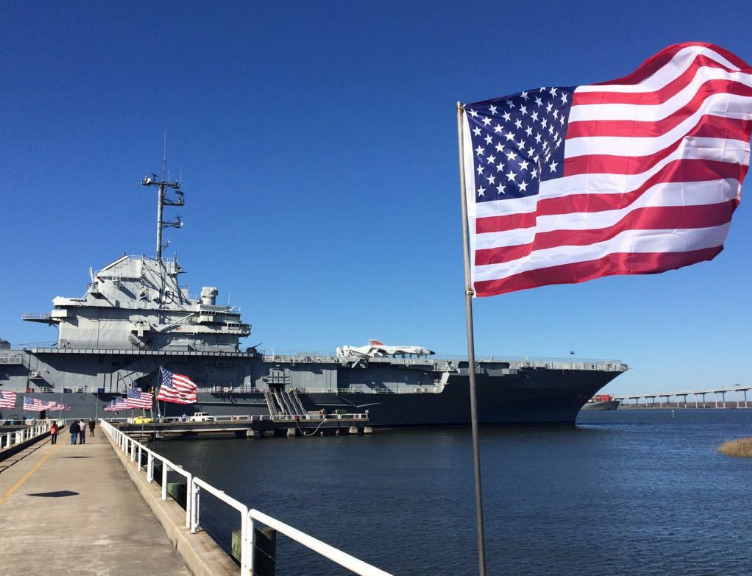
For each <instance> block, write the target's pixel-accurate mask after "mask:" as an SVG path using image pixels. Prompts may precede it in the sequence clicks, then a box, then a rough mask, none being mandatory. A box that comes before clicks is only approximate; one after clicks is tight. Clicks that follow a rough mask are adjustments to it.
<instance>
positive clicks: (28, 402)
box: [14, 397, 70, 412]
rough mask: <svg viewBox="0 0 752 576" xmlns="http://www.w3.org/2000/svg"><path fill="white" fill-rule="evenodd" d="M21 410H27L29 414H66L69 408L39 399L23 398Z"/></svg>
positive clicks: (58, 403)
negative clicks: (45, 412)
mask: <svg viewBox="0 0 752 576" xmlns="http://www.w3.org/2000/svg"><path fill="white" fill-rule="evenodd" d="M14 403H15V399H14ZM23 409H24V410H28V411H29V412H44V411H50V412H68V411H69V410H70V406H67V405H65V404H61V403H60V402H48V401H47V400H40V399H39V398H26V397H24V401H23Z"/></svg>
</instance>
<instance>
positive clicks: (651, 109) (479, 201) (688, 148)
mask: <svg viewBox="0 0 752 576" xmlns="http://www.w3.org/2000/svg"><path fill="white" fill-rule="evenodd" d="M461 129H462V149H463V159H462V162H463V167H464V172H465V182H464V184H465V194H466V204H467V211H468V230H469V240H470V258H471V260H470V267H471V274H472V283H473V288H474V290H475V295H476V296H492V295H494V294H502V293H505V292H512V291H515V290H524V289H527V288H534V287H537V286H544V285H547V284H566V283H576V282H584V281H586V280H591V279H593V278H599V277H602V276H609V275H614V274H654V273H658V272H664V271H666V270H673V269H676V268H681V267H683V266H687V265H690V264H694V263H697V262H702V261H704V260H711V259H713V258H714V257H715V256H716V255H717V254H718V253H720V252H721V250H723V242H724V241H725V239H726V235H727V233H728V230H729V226H730V225H731V216H732V214H733V213H734V210H735V209H736V207H737V205H738V204H739V201H740V199H741V184H742V181H743V180H744V176H745V175H746V173H747V169H748V166H749V157H750V146H749V139H750V132H751V131H752V69H750V67H749V65H748V64H746V63H745V62H744V61H742V60H741V59H740V58H738V57H736V56H734V55H733V54H731V53H730V52H727V51H726V50H724V49H722V48H719V47H717V46H714V45H712V44H705V43H698V42H692V43H686V44H677V45H675V46H670V47H668V48H666V49H665V50H663V51H661V52H659V53H658V54H657V55H655V56H653V57H652V58H650V59H649V60H647V61H646V62H644V63H643V64H642V65H641V66H640V67H639V68H638V69H637V70H636V71H635V72H634V73H632V74H630V75H628V76H625V77H624V78H620V79H618V80H612V81H609V82H604V83H600V84H593V85H584V86H569V87H546V88H538V89H534V90H529V91H527V92H522V93H520V94H515V95H513V96H506V97H502V98H495V99H493V100H486V101H483V102H476V103H474V104H466V105H465V106H464V119H463V122H462V125H461Z"/></svg>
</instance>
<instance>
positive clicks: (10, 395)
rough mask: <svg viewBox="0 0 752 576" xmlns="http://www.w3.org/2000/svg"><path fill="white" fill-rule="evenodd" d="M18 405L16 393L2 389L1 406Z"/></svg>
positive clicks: (0, 392) (0, 391)
mask: <svg viewBox="0 0 752 576" xmlns="http://www.w3.org/2000/svg"><path fill="white" fill-rule="evenodd" d="M15 405H16V393H15V392H8V391H5V390H0V408H14V407H15Z"/></svg>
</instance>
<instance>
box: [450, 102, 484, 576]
mask: <svg viewBox="0 0 752 576" xmlns="http://www.w3.org/2000/svg"><path fill="white" fill-rule="evenodd" d="M464 112H465V110H464V108H463V107H462V103H461V102H457V138H458V141H459V150H460V190H461V194H462V245H463V254H464V257H465V316H466V318H467V370H468V376H469V380H470V422H471V428H472V431H473V469H474V472H475V518H476V527H477V531H478V571H479V574H480V576H485V574H486V544H485V537H484V535H483V491H482V488H481V480H480V447H479V445H478V397H477V393H476V389H475V339H474V337H473V295H474V294H475V292H474V290H473V286H472V280H471V276H470V244H469V237H468V229H467V197H466V195H465V192H466V190H465V147H464V144H463V141H462V140H463V139H462V115H463V114H464Z"/></svg>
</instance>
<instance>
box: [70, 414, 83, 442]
mask: <svg viewBox="0 0 752 576" xmlns="http://www.w3.org/2000/svg"><path fill="white" fill-rule="evenodd" d="M79 432H81V426H80V425H79V423H78V420H74V421H73V423H72V424H71V425H70V443H71V444H75V443H76V440H78V433H79Z"/></svg>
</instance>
